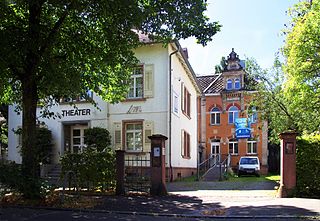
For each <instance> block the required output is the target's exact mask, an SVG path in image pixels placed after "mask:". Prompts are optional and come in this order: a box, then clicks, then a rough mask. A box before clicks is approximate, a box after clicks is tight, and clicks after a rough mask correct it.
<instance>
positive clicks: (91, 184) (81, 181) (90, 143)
mask: <svg viewBox="0 0 320 221" xmlns="http://www.w3.org/2000/svg"><path fill="white" fill-rule="evenodd" d="M85 144H86V145H87V148H86V149H85V151H84V152H82V153H74V154H72V153H67V154H65V155H64V156H63V157H62V159H61V165H62V175H63V176H66V175H71V174H68V171H72V172H73V173H74V175H75V176H76V177H75V178H76V181H77V184H78V185H79V186H80V187H82V188H87V189H95V190H101V191H103V190H105V189H110V188H114V187H115V174H116V168H115V161H116V159H115V153H114V151H112V150H111V148H110V144H111V137H110V133H109V131H108V130H106V129H104V128H98V127H94V128H89V129H86V130H85ZM68 179H69V181H70V182H71V177H68ZM70 182H69V185H71V183H70ZM74 184H75V183H73V185H74Z"/></svg>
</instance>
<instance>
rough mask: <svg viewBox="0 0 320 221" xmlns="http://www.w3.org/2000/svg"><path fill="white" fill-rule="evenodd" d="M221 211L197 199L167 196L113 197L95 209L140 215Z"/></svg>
mask: <svg viewBox="0 0 320 221" xmlns="http://www.w3.org/2000/svg"><path fill="white" fill-rule="evenodd" d="M213 208H215V209H222V208H221V206H220V205H219V204H217V203H210V204H202V200H201V199H199V198H197V197H189V196H180V195H168V196H159V197H149V196H114V197H106V198H105V199H104V200H103V204H102V205H99V206H96V207H95V209H103V210H111V211H129V212H141V213H163V214H172V213H174V214H193V213H194V212H198V211H200V210H203V209H213Z"/></svg>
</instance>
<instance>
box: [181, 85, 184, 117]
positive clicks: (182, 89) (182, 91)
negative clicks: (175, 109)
mask: <svg viewBox="0 0 320 221" xmlns="http://www.w3.org/2000/svg"><path fill="white" fill-rule="evenodd" d="M184 99H185V94H184V84H183V83H181V110H182V111H185V109H184Z"/></svg>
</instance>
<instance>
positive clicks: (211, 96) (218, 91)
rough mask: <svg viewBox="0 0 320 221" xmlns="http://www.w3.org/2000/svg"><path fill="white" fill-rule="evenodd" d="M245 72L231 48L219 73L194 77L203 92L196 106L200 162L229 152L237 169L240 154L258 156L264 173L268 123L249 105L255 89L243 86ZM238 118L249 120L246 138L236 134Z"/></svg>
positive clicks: (226, 154)
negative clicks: (198, 121) (198, 122)
mask: <svg viewBox="0 0 320 221" xmlns="http://www.w3.org/2000/svg"><path fill="white" fill-rule="evenodd" d="M245 75H246V72H245V70H244V64H243V62H242V61H241V60H240V59H239V57H238V55H237V54H236V53H235V52H234V50H233V49H232V52H231V53H230V54H229V56H228V59H227V64H226V67H225V68H224V70H222V73H217V74H213V75H206V76H199V77H197V79H198V81H199V85H200V87H201V90H202V93H203V96H202V98H201V100H200V105H199V107H198V109H199V110H200V112H201V114H200V117H199V120H200V121H201V123H200V132H199V139H200V145H201V146H202V151H201V152H202V153H201V155H202V161H203V160H204V159H208V158H210V157H212V156H219V158H220V159H221V160H223V159H225V158H226V157H227V156H228V155H229V154H230V156H231V166H232V167H233V168H237V163H238V162H239V159H240V157H241V156H258V157H259V159H260V162H261V173H267V168H268V166H267V161H268V160H267V155H268V153H267V150H268V129H267V122H266V121H262V120H260V118H259V113H258V112H257V110H256V108H255V107H252V106H250V99H251V98H252V96H253V95H254V93H257V92H256V91H252V90H248V89H246V83H247V82H246V76H245ZM240 118H241V119H243V120H244V121H246V122H250V123H249V130H248V131H249V133H250V134H249V135H250V136H249V137H247V138H239V134H237V131H236V130H237V128H236V127H235V123H236V122H238V121H240V120H239V119H240ZM250 124H251V125H250ZM237 135H238V136H237Z"/></svg>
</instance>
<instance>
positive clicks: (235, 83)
mask: <svg viewBox="0 0 320 221" xmlns="http://www.w3.org/2000/svg"><path fill="white" fill-rule="evenodd" d="M240 87H241V85H240V79H239V78H237V79H235V80H234V89H237V90H239V89H240Z"/></svg>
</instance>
